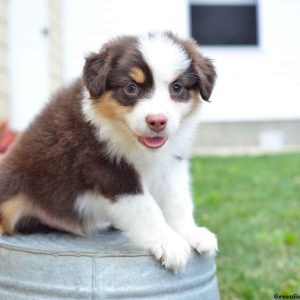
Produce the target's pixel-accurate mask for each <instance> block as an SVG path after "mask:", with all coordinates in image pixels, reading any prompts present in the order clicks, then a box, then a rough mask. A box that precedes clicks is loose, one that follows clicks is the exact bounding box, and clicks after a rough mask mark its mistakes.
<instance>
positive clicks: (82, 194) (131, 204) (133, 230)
mask: <svg viewBox="0 0 300 300" xmlns="http://www.w3.org/2000/svg"><path fill="white" fill-rule="evenodd" d="M215 76H216V73H215V70H214V67H213V65H212V62H211V61H210V60H209V59H207V58H205V57H203V56H202V55H201V54H200V53H199V52H198V49H197V45H196V44H195V43H194V42H193V41H190V40H182V39H179V38H178V37H177V36H175V35H173V34H171V33H156V34H150V35H148V36H145V37H135V36H123V37H118V38H116V39H114V40H112V41H109V42H108V43H106V44H105V45H104V46H103V47H102V49H101V50H100V52H99V53H92V54H91V55H89V56H88V57H87V58H86V62H85V66H84V69H83V75H82V77H81V78H79V79H78V80H77V81H76V82H74V83H73V84H72V85H71V86H69V87H67V88H65V89H62V90H60V91H59V92H58V93H57V94H56V95H55V96H54V97H53V98H52V100H51V101H50V102H49V103H48V104H47V106H46V107H45V109H44V110H43V111H42V112H41V114H40V115H39V116H37V118H36V119H35V120H34V121H33V123H32V124H31V125H30V126H29V128H28V129H27V130H26V131H25V132H24V133H23V134H22V135H21V136H20V137H19V138H18V140H17V141H16V143H15V144H14V145H13V146H12V147H11V148H10V150H9V151H8V152H7V153H6V154H5V155H4V157H2V158H1V163H0V215H1V217H0V234H14V233H15V232H17V231H18V227H19V225H20V223H22V222H23V221H24V220H25V219H27V220H30V219H33V218H34V219H38V220H39V221H40V222H41V223H42V224H45V225H47V226H50V227H53V228H56V229H59V230H64V231H68V232H71V233H75V234H79V235H82V234H87V233H90V232H93V231H95V230H97V228H98V226H99V224H100V223H101V222H109V223H110V224H111V225H112V226H114V227H115V228H118V229H120V230H121V231H122V232H123V233H124V234H125V235H126V236H128V238H129V239H130V240H131V241H133V242H135V243H136V244H137V245H139V246H141V247H143V248H145V249H147V250H149V251H150V253H151V254H153V256H154V257H155V258H156V259H158V260H160V261H161V262H162V264H163V265H164V266H165V267H166V268H168V269H172V270H174V271H180V270H183V269H184V267H185V265H186V263H187V261H188V258H189V255H190V251H191V249H192V248H194V249H195V250H196V251H198V252H199V253H201V254H208V255H213V254H214V253H215V252H216V251H217V240H216V237H215V235H214V234H213V233H211V232H210V231H208V230H207V229H206V228H204V227H198V226H197V225H196V223H195V221H194V219H193V203H192V199H191V192H190V183H189V174H188V162H187V155H188V152H189V148H190V147H191V140H192V137H193V134H194V132H195V129H196V125H197V123H198V117H199V109H200V106H201V105H200V104H201V99H202V100H208V99H209V97H210V95H211V92H212V89H213V85H214V81H215Z"/></svg>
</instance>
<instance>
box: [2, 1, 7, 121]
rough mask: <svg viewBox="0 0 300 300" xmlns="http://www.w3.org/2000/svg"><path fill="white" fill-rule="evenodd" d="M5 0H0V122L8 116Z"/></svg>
mask: <svg viewBox="0 0 300 300" xmlns="http://www.w3.org/2000/svg"><path fill="white" fill-rule="evenodd" d="M7 86H8V63H7V0H0V122H2V121H4V120H6V119H7V118H8V87H7Z"/></svg>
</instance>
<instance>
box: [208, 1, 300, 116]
mask: <svg viewBox="0 0 300 300" xmlns="http://www.w3.org/2000/svg"><path fill="white" fill-rule="evenodd" d="M258 9H259V29H260V31H259V36H260V37H259V38H260V45H259V46H258V47H215V48H213V47H205V48H204V52H205V53H206V54H207V55H209V56H211V57H213V58H214V59H215V63H216V65H217V68H218V80H217V85H216V89H215V92H214V94H213V98H212V100H213V101H214V102H213V103H212V104H207V105H204V111H203V120H206V121H222V120H227V121H236V120H276V119H299V118H300V34H299V28H300V1H298V0H284V1H281V0H258Z"/></svg>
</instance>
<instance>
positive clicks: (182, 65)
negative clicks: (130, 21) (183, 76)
mask: <svg viewBox="0 0 300 300" xmlns="http://www.w3.org/2000/svg"><path fill="white" fill-rule="evenodd" d="M139 49H140V51H141V52H142V54H143V57H144V59H145V61H146V62H147V64H148V65H149V67H150V69H151V71H152V73H153V75H154V78H156V79H158V80H159V81H161V82H163V83H165V84H168V83H170V82H172V81H173V80H174V79H176V77H177V76H178V75H180V73H182V72H183V71H185V70H186V69H187V68H188V67H189V65H190V64H191V60H190V59H189V58H188V57H187V55H186V53H185V52H184V50H183V49H182V48H181V47H180V46H179V45H178V44H176V43H174V42H173V41H172V40H171V39H170V38H169V37H168V36H167V35H165V34H162V33H156V34H154V35H152V36H147V37H141V38H140V45H139Z"/></svg>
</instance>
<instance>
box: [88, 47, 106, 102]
mask: <svg viewBox="0 0 300 300" xmlns="http://www.w3.org/2000/svg"><path fill="white" fill-rule="evenodd" d="M110 70H111V59H110V57H109V55H108V51H107V49H106V48H103V49H102V50H101V51H100V52H99V53H91V54H90V55H89V56H88V57H86V61H85V65H84V68H83V80H84V83H85V86H86V87H87V89H88V91H89V93H90V95H91V98H92V99H98V98H99V97H100V96H101V95H102V94H103V92H104V90H105V88H106V83H107V76H108V73H109V72H110Z"/></svg>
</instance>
